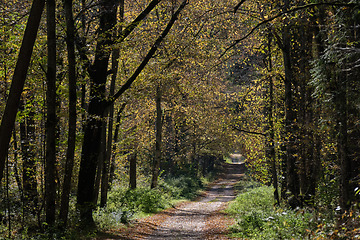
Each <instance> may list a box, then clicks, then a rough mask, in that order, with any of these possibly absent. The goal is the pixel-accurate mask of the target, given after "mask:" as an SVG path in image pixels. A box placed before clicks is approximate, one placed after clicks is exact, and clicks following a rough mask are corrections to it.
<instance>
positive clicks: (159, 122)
mask: <svg viewBox="0 0 360 240" xmlns="http://www.w3.org/2000/svg"><path fill="white" fill-rule="evenodd" d="M160 88H161V86H160V84H158V86H157V88H156V96H155V103H156V120H155V131H156V137H155V152H154V163H153V169H152V180H151V188H156V187H157V185H158V178H159V172H160V162H161V155H162V154H161V141H162V139H161V138H162V116H163V115H162V109H161V95H162V93H161V89H160Z"/></svg>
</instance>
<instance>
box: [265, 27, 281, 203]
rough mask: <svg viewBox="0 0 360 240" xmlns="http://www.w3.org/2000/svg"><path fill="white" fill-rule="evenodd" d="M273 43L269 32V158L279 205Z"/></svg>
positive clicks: (276, 199)
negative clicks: (274, 112)
mask: <svg viewBox="0 0 360 240" xmlns="http://www.w3.org/2000/svg"><path fill="white" fill-rule="evenodd" d="M271 43H272V33H271V32H269V34H268V55H269V56H268V68H269V69H268V70H269V73H270V76H269V85H268V106H267V114H268V119H267V121H268V139H267V152H266V153H267V158H268V161H269V163H270V169H271V178H272V184H273V186H274V199H275V201H276V204H277V205H280V198H279V191H278V175H277V167H276V152H275V129H274V117H273V108H274V82H273V76H272V71H273V67H272V54H271Z"/></svg>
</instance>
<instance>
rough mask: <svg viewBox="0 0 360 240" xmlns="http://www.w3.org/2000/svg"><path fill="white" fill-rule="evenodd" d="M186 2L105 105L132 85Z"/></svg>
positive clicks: (184, 2) (111, 102) (185, 0)
mask: <svg viewBox="0 0 360 240" xmlns="http://www.w3.org/2000/svg"><path fill="white" fill-rule="evenodd" d="M187 4H188V0H184V1H183V2H182V4H181V5H180V7H179V8H178V10H177V11H176V12H175V13H174V15H173V16H172V17H171V19H170V21H169V23H168V24H167V26H166V28H165V29H164V31H163V32H162V33H161V35H160V36H159V37H158V39H156V41H155V43H154V45H153V46H152V47H151V49H150V50H149V52H148V54H147V55H146V56H145V58H144V60H143V61H142V62H141V64H140V65H139V66H138V68H137V69H136V70H135V72H134V73H133V74H132V75H131V77H130V78H129V79H128V80H127V81H126V83H125V84H124V85H123V86H122V87H121V88H120V89H119V91H117V93H115V95H114V96H113V97H112V98H111V99H110V100H109V101H108V104H107V107H108V106H110V105H111V104H113V103H114V101H115V100H116V99H118V98H119V97H120V96H121V95H122V94H123V93H124V92H125V91H126V90H127V89H129V88H130V87H131V85H132V83H133V82H134V81H135V80H136V78H137V77H138V76H139V74H140V73H141V72H142V70H143V69H144V68H145V66H146V65H147V64H148V62H149V61H150V59H151V58H152V57H153V55H154V53H155V52H156V50H157V49H158V48H159V46H160V43H161V42H162V41H163V39H164V38H165V37H166V35H167V34H168V33H169V32H170V29H171V28H172V26H173V25H174V23H175V21H176V20H177V18H178V16H179V14H180V12H181V11H182V10H183V8H184V7H185V6H186V5H187Z"/></svg>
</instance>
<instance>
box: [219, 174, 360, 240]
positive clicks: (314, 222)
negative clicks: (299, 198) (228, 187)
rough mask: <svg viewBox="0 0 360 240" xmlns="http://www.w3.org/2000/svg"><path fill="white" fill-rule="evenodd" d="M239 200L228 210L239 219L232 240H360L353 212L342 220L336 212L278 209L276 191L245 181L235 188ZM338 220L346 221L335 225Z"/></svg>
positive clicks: (232, 231) (234, 227)
mask: <svg viewBox="0 0 360 240" xmlns="http://www.w3.org/2000/svg"><path fill="white" fill-rule="evenodd" d="M236 189H237V191H238V193H239V195H238V196H237V198H236V199H235V200H234V201H233V202H232V203H231V204H230V205H229V207H228V209H227V210H226V211H227V212H228V213H229V214H230V215H232V216H234V218H235V219H236V224H234V225H233V226H231V227H230V232H231V235H232V236H233V237H237V238H241V239H249V240H251V239H252V240H255V239H256V240H259V239H264V240H265V239H266V240H271V239H274V240H275V239H276V240H277V239H286V240H287V239H294V240H297V239H299V240H302V239H317V240H320V239H334V240H340V239H360V221H359V220H360V215H359V211H358V210H355V209H357V208H354V210H352V211H351V212H349V213H346V214H344V215H343V216H336V218H334V215H336V213H335V212H336V211H335V210H333V209H327V210H326V211H325V210H324V209H322V210H321V211H320V210H319V209H315V208H303V209H295V210H292V209H289V208H287V207H284V206H280V207H275V205H274V203H275V202H274V199H273V192H274V189H273V188H272V187H268V186H260V185H259V184H258V183H256V182H252V181H248V180H246V179H244V180H243V181H240V182H239V183H238V184H237V185H236ZM336 219H343V220H342V221H340V222H339V221H336Z"/></svg>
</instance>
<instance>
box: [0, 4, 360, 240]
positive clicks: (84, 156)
mask: <svg viewBox="0 0 360 240" xmlns="http://www.w3.org/2000/svg"><path fill="white" fill-rule="evenodd" d="M0 9H1V10H0V12H1V17H0V20H1V22H0V26H1V28H0V31H1V34H0V37H1V41H0V55H1V56H0V59H1V61H0V79H1V81H0V84H1V85H0V99H1V102H0V112H1V116H2V118H1V128H0V180H1V192H0V194H1V202H0V208H1V212H0V220H1V221H2V227H1V229H2V231H3V233H4V235H9V237H12V236H14V235H16V234H18V232H17V231H18V230H19V229H22V230H24V229H28V228H31V229H32V230H33V231H35V229H37V230H36V231H44V230H46V229H52V228H55V227H56V228H57V227H60V229H66V226H68V225H69V221H71V222H72V223H73V222H76V221H77V219H80V220H79V221H78V223H79V225H80V227H81V228H88V227H93V226H94V225H95V222H94V218H93V212H94V211H95V209H97V208H98V207H101V208H105V207H106V206H107V201H108V195H109V193H110V192H111V191H113V190H114V189H116V188H117V187H119V186H123V187H126V188H130V189H136V188H138V187H139V186H141V187H145V188H148V189H149V188H151V189H158V188H160V187H161V186H160V185H161V181H162V179H165V178H169V177H173V176H181V175H188V176H191V177H192V178H194V179H195V178H198V177H201V176H205V175H207V174H208V173H209V172H212V171H213V170H214V169H216V167H217V166H219V165H220V164H221V163H222V162H223V161H224V158H226V157H228V156H229V155H230V154H232V153H234V152H237V153H241V154H242V155H243V156H244V158H246V164H247V168H248V171H249V174H250V175H251V176H252V177H253V178H254V179H256V180H258V181H260V182H262V183H264V184H268V185H272V186H273V187H274V199H275V200H276V203H277V204H278V205H280V204H286V205H288V206H289V207H291V208H293V209H296V208H300V209H303V208H311V209H314V211H316V212H317V213H318V214H319V216H322V215H321V214H325V213H328V214H330V215H331V218H333V219H336V224H335V226H337V227H339V228H340V229H341V227H343V228H342V229H343V230H344V229H345V232H349V231H350V232H351V231H352V229H354V228H356V226H357V225H356V221H358V220H359V219H358V216H359V214H358V212H359V200H360V175H359V170H360V169H359V168H360V159H359V158H360V122H359V121H360V118H359V116H360V115H359V114H360V93H359V89H360V82H359V80H358V76H359V75H358V74H360V64H359V61H360V60H359V59H360V42H359V34H360V3H359V2H358V1H357V0H351V1H324V0H310V1H307V0H301V1H300V0H299V1H298V0H296V1H295V0H283V1H278V0H274V1H263V0H257V1H246V0H241V1H239V0H222V1H215V0H199V1H191V0H189V1H188V0H183V1H180V0H152V1H148V0H137V1H127V0H81V1H80V0H63V1H60V0H47V1H46V2H45V0H33V1H30V0H22V1H17V0H1V6H0ZM344 226H346V228H345V227H344ZM334 228H336V227H334ZM14 229H15V230H14ZM348 234H351V233H348Z"/></svg>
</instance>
